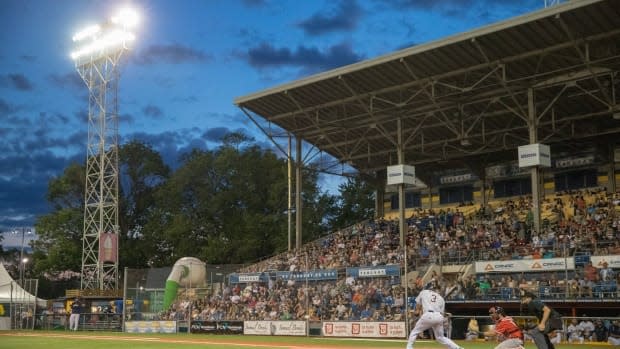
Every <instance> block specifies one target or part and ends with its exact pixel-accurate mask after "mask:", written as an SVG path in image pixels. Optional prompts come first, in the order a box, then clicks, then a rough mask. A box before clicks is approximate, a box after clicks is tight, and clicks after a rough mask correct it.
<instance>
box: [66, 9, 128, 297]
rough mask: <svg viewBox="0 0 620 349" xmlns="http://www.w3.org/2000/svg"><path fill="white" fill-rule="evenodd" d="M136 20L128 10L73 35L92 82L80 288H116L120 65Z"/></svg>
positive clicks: (82, 70)
mask: <svg viewBox="0 0 620 349" xmlns="http://www.w3.org/2000/svg"><path fill="white" fill-rule="evenodd" d="M137 20H138V16H137V14H136V12H134V11H132V10H129V9H126V10H122V11H120V12H119V14H118V15H117V16H115V17H112V18H111V19H110V20H109V21H107V22H105V23H103V24H101V25H94V26H90V27H88V28H86V29H84V30H82V31H80V32H79V33H77V34H75V35H74V36H73V42H74V43H75V45H76V50H75V51H74V52H73V53H71V58H73V60H74V61H75V67H76V69H77V71H78V73H79V74H80V76H81V77H82V79H83V80H84V82H85V83H86V86H87V87H88V143H87V154H86V181H85V191H84V231H83V235H82V276H81V285H80V288H81V289H82V290H97V289H98V290H111V289H118V281H119V280H118V278H119V275H118V241H119V239H118V234H119V224H118V181H119V180H118V173H119V171H118V81H119V69H118V65H119V62H120V60H121V58H122V57H123V54H124V53H125V52H126V51H127V50H128V49H129V48H130V47H129V45H130V44H131V43H132V42H133V41H134V39H135V35H134V34H133V33H132V32H131V30H132V29H133V28H134V27H135V25H136V24H137Z"/></svg>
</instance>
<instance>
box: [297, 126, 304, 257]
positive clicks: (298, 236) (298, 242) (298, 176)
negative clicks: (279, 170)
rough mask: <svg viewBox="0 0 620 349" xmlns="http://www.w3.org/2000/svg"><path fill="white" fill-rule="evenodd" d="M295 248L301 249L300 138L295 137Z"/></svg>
mask: <svg viewBox="0 0 620 349" xmlns="http://www.w3.org/2000/svg"><path fill="white" fill-rule="evenodd" d="M295 140H296V144H295V249H296V250H297V251H301V211H302V203H301V178H302V177H301V167H302V164H303V160H302V158H301V138H299V137H295Z"/></svg>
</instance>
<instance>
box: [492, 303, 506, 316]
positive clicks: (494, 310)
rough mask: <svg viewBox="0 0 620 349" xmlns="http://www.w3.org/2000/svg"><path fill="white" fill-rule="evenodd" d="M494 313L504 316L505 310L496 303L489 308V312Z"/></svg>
mask: <svg viewBox="0 0 620 349" xmlns="http://www.w3.org/2000/svg"><path fill="white" fill-rule="evenodd" d="M494 313H496V314H501V315H503V316H506V310H504V308H502V307H500V306H497V305H496V306H493V307H491V308H490V309H489V314H494Z"/></svg>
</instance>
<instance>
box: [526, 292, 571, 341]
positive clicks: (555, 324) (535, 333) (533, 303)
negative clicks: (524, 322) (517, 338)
mask: <svg viewBox="0 0 620 349" xmlns="http://www.w3.org/2000/svg"><path fill="white" fill-rule="evenodd" d="M521 304H523V305H525V306H527V312H528V313H529V314H531V315H534V316H536V317H537V318H538V326H536V327H533V328H531V329H530V330H529V334H530V336H532V339H534V343H535V344H536V347H537V348H538V349H555V347H554V346H553V343H551V341H550V340H549V333H550V332H551V331H554V330H562V318H561V315H560V313H558V312H557V311H556V310H554V309H551V308H550V307H549V306H548V305H546V304H545V303H543V302H542V301H541V300H540V299H538V297H536V295H535V294H533V293H531V292H529V291H525V290H521Z"/></svg>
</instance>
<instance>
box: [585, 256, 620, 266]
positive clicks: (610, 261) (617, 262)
mask: <svg viewBox="0 0 620 349" xmlns="http://www.w3.org/2000/svg"><path fill="white" fill-rule="evenodd" d="M590 261H591V262H592V265H593V266H595V267H597V268H602V267H603V263H605V262H607V266H608V267H610V268H614V269H619V268H620V255H610V256H590Z"/></svg>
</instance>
